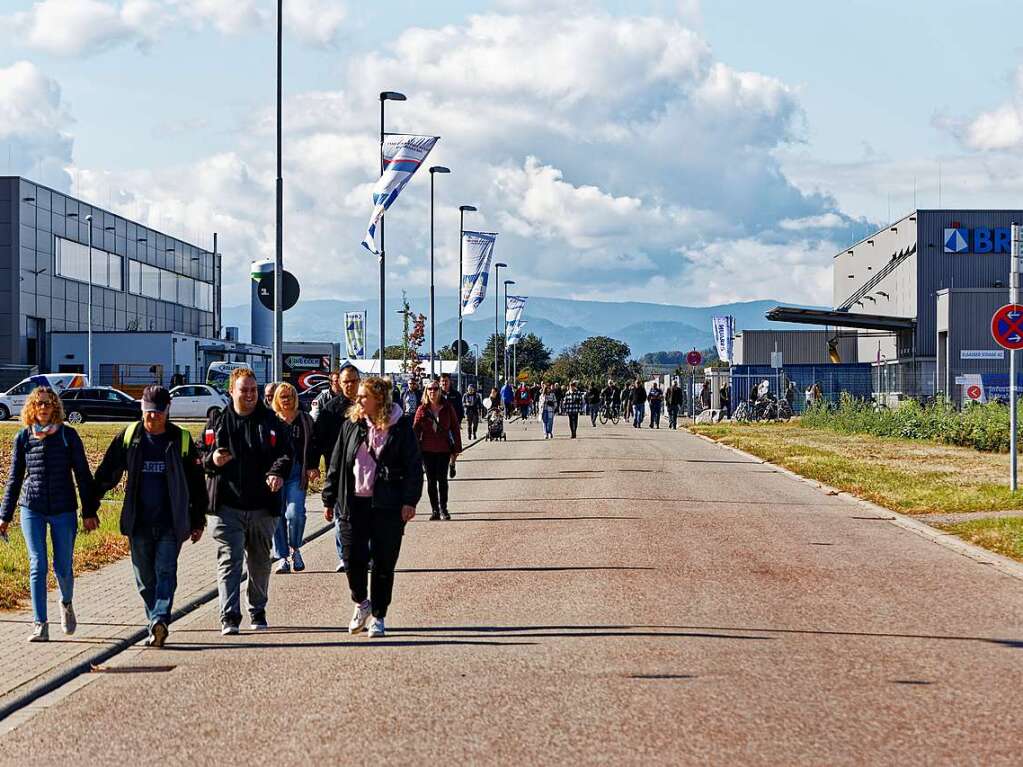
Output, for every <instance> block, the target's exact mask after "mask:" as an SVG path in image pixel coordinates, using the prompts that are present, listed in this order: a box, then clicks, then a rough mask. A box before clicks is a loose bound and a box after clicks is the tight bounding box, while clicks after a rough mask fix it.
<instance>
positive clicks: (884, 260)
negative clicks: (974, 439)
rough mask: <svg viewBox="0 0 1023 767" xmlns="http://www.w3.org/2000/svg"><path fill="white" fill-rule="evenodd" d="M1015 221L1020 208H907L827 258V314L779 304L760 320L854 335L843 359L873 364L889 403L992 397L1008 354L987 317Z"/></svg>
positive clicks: (996, 299) (1003, 274)
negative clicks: (830, 281)
mask: <svg viewBox="0 0 1023 767" xmlns="http://www.w3.org/2000/svg"><path fill="white" fill-rule="evenodd" d="M1013 222H1023V211H1020V210H915V211H913V212H912V213H910V214H908V215H907V216H905V217H903V218H901V219H900V220H898V221H895V222H894V223H892V224H890V225H889V226H886V227H884V228H883V229H880V230H878V231H876V232H874V233H873V234H871V235H869V236H868V237H866V238H864V239H862V240H860V241H859V242H857V243H855V244H853V245H850V246H849V247H848V248H844V249H843V250H842V251H841V252H839V253H837V254H836V255H835V256H834V260H833V269H834V272H833V284H834V289H833V301H834V303H833V305H834V309H831V310H818V309H805V308H799V307H791V306H779V307H777V308H775V309H773V310H771V311H770V312H768V313H767V317H768V319H772V320H777V321H782V322H797V323H804V324H811V325H818V326H820V325H824V326H828V327H830V328H832V329H833V330H832V331H829V332H831V333H833V334H834V337H842V338H848V337H850V336H851V337H853V338H854V339H855V342H856V343H855V359H843V360H842V361H843V362H861V363H865V362H866V363H870V364H871V365H873V366H874V368H875V375H876V384H875V391H876V392H877V393H879V394H881V395H883V396H884V397H885V398H887V399H888V400H889V401H897V400H898V399H901V398H904V397H927V396H932V395H937V394H943V395H947V396H948V397H949V398H951V399H953V400H955V401H960V402H961V401H963V400H964V399H967V398H970V399H978V398H979V399H984V398H985V391H986V392H987V396H986V398H992V397H1000V396H1001V394H1000V391H1001V389H1003V388H1004V387H1005V385H1007V381H1008V377H1007V374H1008V356H1007V354H1005V353H1004V351H1003V350H1001V349H1000V347H999V346H998V345H997V344H996V343H995V340H994V338H993V337H992V334H991V316H992V313H993V312H994V310H995V309H997V308H998V307H999V306H1001V305H1002V304H1005V303H1008V300H1009V291H1008V282H1009V257H1010V252H1011V242H1010V228H1011V225H1012V223H1013ZM846 348H848V347H846ZM1002 379H1004V382H1003V380H1002Z"/></svg>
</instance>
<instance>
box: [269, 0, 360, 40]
mask: <svg viewBox="0 0 1023 767" xmlns="http://www.w3.org/2000/svg"><path fill="white" fill-rule="evenodd" d="M347 18H348V9H347V8H346V6H345V5H344V4H343V3H341V2H339V1H338V0H288V2H286V3H285V4H284V23H285V25H286V26H287V28H288V29H289V30H290V31H291V32H292V34H294V35H295V36H296V37H298V38H299V39H300V40H302V41H303V42H305V43H307V44H309V45H313V46H318V47H327V46H329V45H331V44H332V43H334V42H335V40H336V39H337V36H338V34H339V33H340V31H341V26H342V24H344V22H345V20H346V19H347Z"/></svg>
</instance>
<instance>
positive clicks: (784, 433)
mask: <svg viewBox="0 0 1023 767" xmlns="http://www.w3.org/2000/svg"><path fill="white" fill-rule="evenodd" d="M689 428H690V429H692V431H694V432H695V433H697V434H702V435H704V436H707V437H710V438H711V439H714V440H716V441H718V442H721V443H723V444H726V445H731V446H733V447H736V448H739V449H740V450H743V451H745V452H747V453H751V454H752V455H756V456H758V457H760V458H763V459H764V460H766V461H770V462H771V463H774V464H777V465H779V466H783V467H785V468H786V469H789V470H791V471H794V472H796V473H797V474H800V475H801V476H804V477H807V478H809V479H813V480H817V481H818V482H822V483H824V484H827V485H831V486H832V487H836V488H838V489H840V490H844V491H845V492H848V493H851V494H852V495H855V496H857V497H860V498H864V499H866V500H868V501H872V502H873V503H877V504H879V505H881V506H885V507H887V508H889V509H893V510H895V511H899V512H902V513H904V514H914V515H926V514H933V513H958V512H969V511H1000V510H1007V509H1023V492H1019V493H1015V494H1014V493H1011V492H1010V491H1009V489H1008V458H1007V457H1006V456H1004V455H996V454H992V453H982V452H979V451H977V450H972V449H969V448H961V447H953V446H949V445H940V444H937V443H931V442H924V441H920V440H908V439H896V438H886V437H875V436H872V435H867V434H841V433H838V432H834V431H831V430H830V429H818V428H810V427H806V426H803V425H801V424H800V423H799V422H797V421H793V422H789V423H780V424H770V423H752V424H733V423H721V424H714V425H696V426H690V427H689Z"/></svg>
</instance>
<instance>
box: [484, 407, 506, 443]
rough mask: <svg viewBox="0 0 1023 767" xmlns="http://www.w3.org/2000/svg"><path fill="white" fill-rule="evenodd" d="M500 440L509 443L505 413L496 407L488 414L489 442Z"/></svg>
mask: <svg viewBox="0 0 1023 767" xmlns="http://www.w3.org/2000/svg"><path fill="white" fill-rule="evenodd" d="M498 439H503V440H505V441H507V440H508V435H506V434H505V433H504V413H502V412H501V408H500V407H495V408H491V410H490V412H489V413H487V442H493V441H494V440H498Z"/></svg>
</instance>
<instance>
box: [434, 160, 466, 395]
mask: <svg viewBox="0 0 1023 767" xmlns="http://www.w3.org/2000/svg"><path fill="white" fill-rule="evenodd" d="M450 172H451V168H445V167H444V166H443V165H434V166H432V167H431V168H430V378H433V377H434V376H435V375H436V370H435V368H434V364H435V363H434V360H435V359H437V322H436V317H437V308H436V306H435V305H434V287H433V176H434V174H435V173H450ZM459 290H461V288H459Z"/></svg>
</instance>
